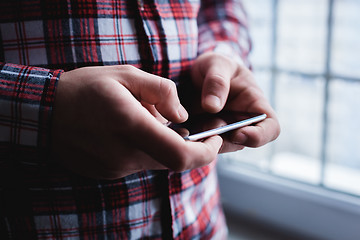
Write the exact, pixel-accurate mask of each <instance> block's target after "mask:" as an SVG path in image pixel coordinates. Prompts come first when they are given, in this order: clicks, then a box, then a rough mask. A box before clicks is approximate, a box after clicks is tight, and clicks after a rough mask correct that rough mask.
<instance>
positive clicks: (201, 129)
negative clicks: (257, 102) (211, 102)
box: [169, 111, 267, 141]
mask: <svg viewBox="0 0 360 240" xmlns="http://www.w3.org/2000/svg"><path fill="white" fill-rule="evenodd" d="M266 117H267V116H266V114H264V113H262V114H259V113H245V112H234V111H222V112H220V113H217V114H210V113H204V114H198V115H190V117H189V119H188V120H187V121H186V122H184V123H180V124H174V123H171V124H170V125H169V127H170V128H172V129H173V130H175V131H176V132H178V133H179V134H180V135H181V136H182V137H183V138H184V139H185V140H190V141H198V140H201V139H204V138H208V137H210V136H213V135H220V134H223V133H226V132H229V131H232V130H235V129H238V128H241V127H244V126H248V125H251V124H254V123H257V122H260V121H262V120H264V119H265V118H266Z"/></svg>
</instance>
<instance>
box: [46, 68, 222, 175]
mask: <svg viewBox="0 0 360 240" xmlns="http://www.w3.org/2000/svg"><path fill="white" fill-rule="evenodd" d="M186 119H187V112H186V110H185V109H184V108H183V107H182V105H181V104H180V102H179V99H178V96H177V92H176V87H175V84H174V83H173V82H172V81H170V80H168V79H164V78H161V77H158V76H155V75H152V74H148V73H145V72H143V71H141V70H139V69H137V68H135V67H131V66H128V65H123V66H107V67H86V68H80V69H77V70H73V71H69V72H66V73H63V74H62V75H61V77H60V80H59V82H58V87H57V93H56V100H55V105H54V116H53V125H52V150H53V155H54V157H55V158H56V159H57V161H59V162H60V163H62V164H64V165H65V166H66V167H68V168H70V169H72V170H73V171H75V172H77V173H80V174H82V175H86V176H89V177H93V178H102V179H114V178H119V177H123V176H126V175H128V174H131V173H135V172H137V171H141V170H145V169H164V168H169V169H172V170H175V171H182V170H186V169H192V168H196V167H199V166H203V165H205V164H208V163H210V162H211V161H212V160H214V159H215V158H216V155H217V153H218V151H219V149H220V147H221V144H222V139H221V138H220V137H212V138H209V139H207V140H206V141H204V142H186V141H184V140H183V138H181V137H180V136H179V135H178V134H177V133H175V132H174V131H173V130H171V129H169V128H168V127H166V126H164V124H162V121H164V120H170V121H173V122H182V121H185V120H186Z"/></svg>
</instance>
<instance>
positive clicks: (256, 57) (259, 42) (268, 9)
mask: <svg viewBox="0 0 360 240" xmlns="http://www.w3.org/2000/svg"><path fill="white" fill-rule="evenodd" d="M272 3H273V1H269V0H251V1H245V2H244V4H245V8H246V10H247V13H248V17H249V29H250V35H251V39H252V43H253V51H252V53H251V55H250V61H251V63H253V64H254V65H257V66H269V65H270V63H271V43H272V42H271V39H272V37H271V36H272V24H273V23H272V14H273V12H272Z"/></svg>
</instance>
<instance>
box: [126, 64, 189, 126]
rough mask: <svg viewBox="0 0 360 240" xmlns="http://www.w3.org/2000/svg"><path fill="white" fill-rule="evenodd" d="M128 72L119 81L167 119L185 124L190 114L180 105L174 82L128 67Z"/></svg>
mask: <svg viewBox="0 0 360 240" xmlns="http://www.w3.org/2000/svg"><path fill="white" fill-rule="evenodd" d="M128 68H129V69H127V71H126V72H125V73H124V72H121V73H122V75H124V74H125V76H127V77H126V78H123V77H122V78H120V79H119V81H120V82H121V83H122V84H123V85H124V86H125V87H126V88H128V89H129V91H130V92H131V93H132V94H133V95H134V96H135V97H136V98H137V99H138V100H139V101H141V102H146V103H148V104H152V105H155V107H156V109H157V110H158V111H159V113H161V115H163V116H164V117H165V118H166V119H168V120H171V121H174V122H183V121H185V120H186V119H187V118H188V113H187V111H186V110H185V108H184V107H183V106H182V105H181V104H180V100H179V97H178V94H177V90H176V85H175V83H174V82H173V81H171V80H169V79H166V78H162V77H159V76H156V75H153V74H149V73H146V72H144V71H141V70H139V69H137V68H135V67H130V66H128Z"/></svg>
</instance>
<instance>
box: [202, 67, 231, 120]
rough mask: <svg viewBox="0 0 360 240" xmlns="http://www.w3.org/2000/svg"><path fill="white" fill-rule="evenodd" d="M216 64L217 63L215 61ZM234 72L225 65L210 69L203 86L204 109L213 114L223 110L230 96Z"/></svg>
mask: <svg viewBox="0 0 360 240" xmlns="http://www.w3.org/2000/svg"><path fill="white" fill-rule="evenodd" d="M215 63H216V61H215ZM232 75H233V74H232V71H231V69H230V68H228V67H224V65H223V64H221V65H215V64H212V66H211V67H210V68H208V70H207V73H206V75H205V78H204V82H203V86H202V96H201V104H202V107H203V108H204V109H205V110H206V111H208V112H211V113H216V112H219V111H220V110H221V109H223V107H224V105H225V103H226V100H227V98H228V95H229V89H230V80H231V77H232Z"/></svg>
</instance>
